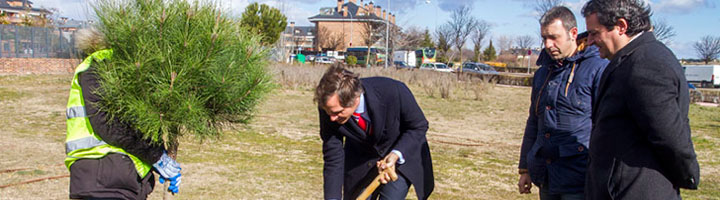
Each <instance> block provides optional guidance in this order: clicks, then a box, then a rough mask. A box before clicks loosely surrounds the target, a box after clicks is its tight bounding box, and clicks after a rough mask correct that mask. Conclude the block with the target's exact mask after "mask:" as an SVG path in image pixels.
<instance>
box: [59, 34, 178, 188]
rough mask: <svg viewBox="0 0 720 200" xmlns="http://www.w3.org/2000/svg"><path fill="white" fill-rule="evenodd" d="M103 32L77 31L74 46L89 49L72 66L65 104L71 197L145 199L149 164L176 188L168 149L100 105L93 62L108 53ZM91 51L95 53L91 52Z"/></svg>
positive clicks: (149, 180)
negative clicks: (85, 56) (110, 116)
mask: <svg viewBox="0 0 720 200" xmlns="http://www.w3.org/2000/svg"><path fill="white" fill-rule="evenodd" d="M99 38H103V37H102V35H101V33H99V32H98V31H96V30H93V29H88V30H83V31H81V32H80V33H79V34H78V36H77V38H76V41H78V42H77V44H79V45H78V48H79V49H80V50H83V52H90V53H91V55H89V56H88V57H87V58H86V59H85V60H84V61H83V62H82V63H80V65H78V66H77V68H76V69H75V75H74V77H73V79H72V83H71V87H70V97H69V98H68V104H67V112H66V113H67V136H66V139H65V152H66V153H67V157H66V158H65V165H66V166H67V168H68V169H69V170H70V198H71V199H96V198H101V199H106V198H107V199H146V198H147V196H148V194H150V192H152V190H153V187H154V186H155V178H154V175H153V173H150V170H152V169H154V170H155V171H156V172H157V173H158V174H160V176H161V177H160V179H159V180H160V183H164V182H165V181H170V187H169V188H168V190H170V191H171V192H173V193H177V192H178V186H179V184H180V164H179V163H177V162H176V161H175V160H174V159H172V158H171V157H169V156H168V155H167V154H166V151H165V148H164V147H163V146H162V145H161V144H154V143H152V142H151V141H150V140H149V139H143V138H142V134H141V133H140V132H139V131H138V130H136V129H134V128H133V127H131V126H129V125H128V124H127V123H124V122H122V121H118V120H113V121H109V119H108V117H107V113H106V112H104V111H101V110H99V109H98V107H97V106H98V105H97V103H98V102H99V101H102V99H101V98H100V95H99V93H102V91H98V89H99V87H100V83H99V77H98V75H97V74H96V70H97V69H96V67H95V66H96V65H97V63H100V62H104V61H107V60H108V59H112V54H113V52H112V50H107V49H105V50H102V49H103V48H104V47H105V45H102V44H100V43H99V42H98V41H102V39H99ZM92 52H94V53H92Z"/></svg>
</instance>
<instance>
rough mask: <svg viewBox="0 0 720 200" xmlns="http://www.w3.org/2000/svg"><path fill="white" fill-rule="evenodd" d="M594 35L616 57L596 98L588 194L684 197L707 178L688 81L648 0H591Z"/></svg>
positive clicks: (588, 9) (604, 52) (603, 51)
mask: <svg viewBox="0 0 720 200" xmlns="http://www.w3.org/2000/svg"><path fill="white" fill-rule="evenodd" d="M582 13H583V16H585V20H586V24H587V28H588V32H589V33H590V35H589V39H588V40H589V42H590V43H593V44H595V45H597V46H598V47H599V48H600V55H601V56H602V57H605V58H608V59H610V64H608V66H607V68H606V69H605V72H604V73H603V75H602V77H601V80H600V87H599V91H598V101H597V102H595V103H594V105H593V112H592V114H593V117H592V120H593V129H592V137H591V140H590V163H589V165H588V174H587V182H586V192H587V195H588V197H589V198H588V199H680V190H679V188H687V189H696V188H697V186H698V181H699V178H700V168H699V166H698V162H697V158H696V155H695V150H694V148H693V143H692V140H691V139H690V138H691V137H690V126H689V125H688V121H689V120H688V104H689V94H688V86H687V82H686V80H685V76H684V75H683V70H682V67H681V66H680V63H679V62H678V61H677V59H676V58H675V55H674V54H673V53H672V52H671V51H670V50H669V49H668V48H667V47H666V46H665V45H663V43H661V42H659V41H658V40H657V39H655V36H654V35H653V33H652V32H651V23H650V13H651V11H650V8H649V7H646V6H645V4H644V3H643V1H640V0H591V1H589V2H588V3H587V4H585V6H584V7H583V10H582Z"/></svg>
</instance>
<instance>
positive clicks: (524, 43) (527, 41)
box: [515, 35, 535, 50]
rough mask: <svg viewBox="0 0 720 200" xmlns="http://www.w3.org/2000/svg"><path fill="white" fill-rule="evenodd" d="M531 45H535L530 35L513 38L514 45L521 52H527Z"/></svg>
mask: <svg viewBox="0 0 720 200" xmlns="http://www.w3.org/2000/svg"><path fill="white" fill-rule="evenodd" d="M533 43H535V37H533V36H530V35H523V36H518V37H517V38H515V44H516V45H517V46H518V48H520V49H522V50H529V49H530V47H532V44H533Z"/></svg>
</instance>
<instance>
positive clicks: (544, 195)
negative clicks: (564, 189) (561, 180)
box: [540, 187, 585, 200]
mask: <svg viewBox="0 0 720 200" xmlns="http://www.w3.org/2000/svg"><path fill="white" fill-rule="evenodd" d="M584 199H585V194H584V193H574V194H550V192H549V191H548V189H547V187H541V188H540V200H584Z"/></svg>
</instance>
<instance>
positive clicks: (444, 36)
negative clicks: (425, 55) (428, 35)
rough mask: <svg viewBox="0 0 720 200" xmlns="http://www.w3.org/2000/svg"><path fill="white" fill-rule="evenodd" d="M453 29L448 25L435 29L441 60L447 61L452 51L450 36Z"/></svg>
mask: <svg viewBox="0 0 720 200" xmlns="http://www.w3.org/2000/svg"><path fill="white" fill-rule="evenodd" d="M451 34H452V29H451V28H450V27H449V26H448V25H447V24H444V25H441V26H440V27H437V28H436V29H435V38H436V40H437V50H438V55H439V58H440V59H447V60H450V59H448V58H447V53H448V51H449V50H450V47H451V45H450V35H451Z"/></svg>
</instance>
